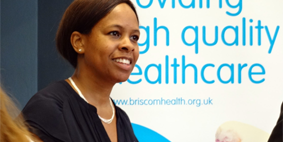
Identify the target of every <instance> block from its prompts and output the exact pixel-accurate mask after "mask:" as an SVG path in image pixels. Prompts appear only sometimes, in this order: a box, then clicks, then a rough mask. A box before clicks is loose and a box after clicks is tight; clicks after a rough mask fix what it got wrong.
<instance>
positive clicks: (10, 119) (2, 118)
mask: <svg viewBox="0 0 283 142" xmlns="http://www.w3.org/2000/svg"><path fill="white" fill-rule="evenodd" d="M18 114H19V110H18V108H17V107H16V106H15V104H14V103H13V101H12V100H11V99H10V98H9V97H8V96H7V95H6V94H5V92H4V91H3V90H2V88H1V87H0V141H1V142H34V141H39V140H38V139H36V138H35V137H32V135H31V133H30V132H29V131H28V129H27V126H26V125H25V124H24V121H23V118H22V117H21V116H18ZM16 117H17V119H15V118H16Z"/></svg>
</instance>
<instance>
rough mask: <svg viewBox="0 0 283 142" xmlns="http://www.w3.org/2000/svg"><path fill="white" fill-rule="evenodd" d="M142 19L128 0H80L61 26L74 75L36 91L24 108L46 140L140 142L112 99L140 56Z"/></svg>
mask: <svg viewBox="0 0 283 142" xmlns="http://www.w3.org/2000/svg"><path fill="white" fill-rule="evenodd" d="M139 35H140V32H139V22H138V17H137V13H136V10H135V8H134V6H133V4H132V3H131V2H130V1H129V0H75V1H74V2H73V3H72V4H71V5H70V6H69V7H68V8H67V10H66V11H65V14H64V16H63V18H62V20H61V23H60V25H59V29H58V31H57V36H56V43H57V49H58V51H59V53H60V54H61V55H62V56H63V57H64V58H65V59H67V60H68V61H69V62H70V63H71V64H72V66H73V67H74V68H75V72H74V74H73V75H72V77H70V78H69V79H66V80H64V81H59V82H55V83H53V84H51V85H49V86H47V87H46V88H45V89H43V90H41V91H39V92H38V93H36V94H35V95H34V96H33V97H32V98H31V100H30V101H29V102H28V104H27V105H26V106H25V108H24V109H23V114H24V117H25V119H26V121H27V122H28V123H29V125H30V126H32V128H33V129H32V130H31V131H32V132H33V133H35V134H36V135H37V136H39V137H40V138H41V139H42V140H43V141H45V142H54V141H55V142H57V141H64V142H110V141H111V142H117V141H119V142H137V141H138V140H137V139H136V137H135V135H134V132H133V130H132V126H131V123H130V121H129V118H128V116H127V114H126V113H125V112H124V111H123V110H121V109H120V108H119V107H117V106H115V104H114V103H113V101H112V100H111V99H110V93H111V90H112V88H113V86H114V85H115V84H116V83H118V82H122V81H126V80H127V79H128V77H129V75H130V73H131V71H132V70H133V68H134V66H135V63H136V61H137V59H138V56H139V49H138V43H137V41H138V38H139Z"/></svg>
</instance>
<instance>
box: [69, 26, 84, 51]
mask: <svg viewBox="0 0 283 142" xmlns="http://www.w3.org/2000/svg"><path fill="white" fill-rule="evenodd" d="M70 40H71V44H72V46H73V48H74V50H75V51H76V52H77V53H78V54H83V53H84V52H85V47H84V43H83V35H82V34H81V33H79V32H77V31H74V32H73V33H72V34H71V39H70Z"/></svg>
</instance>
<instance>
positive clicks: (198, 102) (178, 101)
mask: <svg viewBox="0 0 283 142" xmlns="http://www.w3.org/2000/svg"><path fill="white" fill-rule="evenodd" d="M114 102H115V104H116V105H130V106H131V105H136V106H153V105H155V106H177V105H188V106H196V107H200V106H210V105H213V99H212V98H210V97H209V98H206V99H184V98H182V97H176V98H174V99H165V98H159V99H140V98H129V99H116V100H114Z"/></svg>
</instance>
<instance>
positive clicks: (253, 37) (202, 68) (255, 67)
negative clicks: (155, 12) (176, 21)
mask: <svg viewBox="0 0 283 142" xmlns="http://www.w3.org/2000/svg"><path fill="white" fill-rule="evenodd" d="M135 2H136V4H137V6H138V7H140V8H142V9H148V8H151V6H152V5H153V2H156V3H157V4H158V8H160V10H162V9H163V8H164V7H165V6H167V8H168V6H170V8H172V10H174V9H175V6H176V5H177V4H178V5H179V6H180V7H181V8H183V9H196V8H198V9H207V10H209V9H210V8H211V3H212V2H217V5H218V7H217V8H218V9H219V10H223V8H222V7H224V6H225V7H228V8H230V10H231V11H229V10H227V11H224V12H225V15H226V16H228V17H231V18H234V17H238V16H239V15H240V14H241V12H242V11H243V10H245V9H244V8H243V1H242V0H238V1H237V3H236V2H235V0H233V2H230V0H216V1H210V0H199V1H198V3H197V4H198V5H197V4H196V2H195V0H191V1H189V2H187V1H186V4H185V1H184V0H156V1H154V0H147V1H141V0H136V1H135ZM156 3H155V4H156ZM205 4H206V5H205ZM214 6H215V5H214ZM154 8H156V7H154ZM213 10H215V7H214V9H213ZM158 18H159V17H154V18H153V24H152V25H140V31H141V32H143V33H146V38H145V40H143V41H139V46H140V47H141V49H142V50H140V54H141V55H143V54H146V53H147V52H148V51H149V50H150V47H151V46H150V45H153V46H157V39H159V38H165V39H166V40H165V42H166V46H170V29H169V28H168V27H167V26H166V25H165V24H162V23H160V22H159V23H158ZM237 19H239V18H237ZM240 19H241V21H240V22H239V23H241V24H240V25H227V26H218V25H215V26H214V28H213V29H214V33H207V31H210V32H211V30H208V28H211V25H210V26H209V27H206V26H205V25H203V24H202V26H198V25H187V26H185V27H182V30H181V31H179V35H180V36H179V37H180V38H181V41H182V44H183V45H185V46H188V47H193V48H194V54H195V55H198V54H199V48H200V46H199V45H200V44H203V45H205V46H210V47H213V46H217V45H218V44H224V45H225V46H227V47H228V46H229V47H235V48H236V47H237V46H249V47H251V46H262V40H264V41H267V42H268V43H269V45H268V47H264V49H266V54H272V51H273V49H274V48H275V46H274V45H275V42H276V39H277V35H278V33H279V29H280V26H279V25H276V23H273V24H272V25H264V21H262V20H254V19H253V18H247V17H241V18H240ZM160 31H161V32H162V33H165V35H164V34H162V36H160V37H159V35H160V34H158V33H159V32H160ZM212 31H213V30H212ZM227 33H229V35H228V34H227ZM231 33H232V36H233V35H234V36H233V40H232V41H231ZM188 34H190V35H191V34H192V35H194V36H186V35H188ZM207 35H214V36H212V38H214V39H211V37H210V39H207ZM151 37H153V39H151ZM263 38H265V39H263ZM152 40H153V41H152ZM265 45H266V44H265ZM261 49H262V48H261ZM254 50H256V48H254ZM170 62H171V63H170ZM150 70H155V71H157V72H158V73H157V75H156V76H155V77H149V76H150V75H149V73H150ZM169 70H172V71H170V72H169ZM186 70H193V72H194V73H193V74H186ZM223 70H229V74H230V77H229V78H228V79H227V77H223V76H222V73H221V72H222V71H223ZM209 71H216V74H215V76H214V78H211V77H207V76H206V74H205V72H209ZM265 74H266V70H265V67H264V65H263V64H262V63H223V64H220V65H218V64H217V65H216V64H214V63H211V62H209V63H206V64H202V65H197V64H194V63H191V62H189V61H188V60H186V55H184V54H183V55H180V57H178V58H175V57H170V55H164V62H163V63H153V62H149V63H148V64H147V65H143V66H141V65H138V64H136V66H135V69H134V71H133V72H132V74H131V77H134V78H131V77H130V78H129V80H128V81H127V82H128V83H130V84H139V83H141V82H146V83H149V84H169V83H174V84H177V83H182V84H185V83H186V82H188V80H186V76H189V75H190V76H194V79H193V83H194V84H198V83H199V82H203V83H206V84H214V83H215V82H220V83H222V84H235V83H237V84H241V83H242V80H243V78H242V77H243V76H248V79H246V81H248V82H251V83H253V84H260V83H263V82H264V81H265ZM169 76H173V79H171V78H172V77H170V79H171V80H169ZM180 76H181V78H180V79H179V80H178V78H179V77H180ZM235 77H237V78H235Z"/></svg>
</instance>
